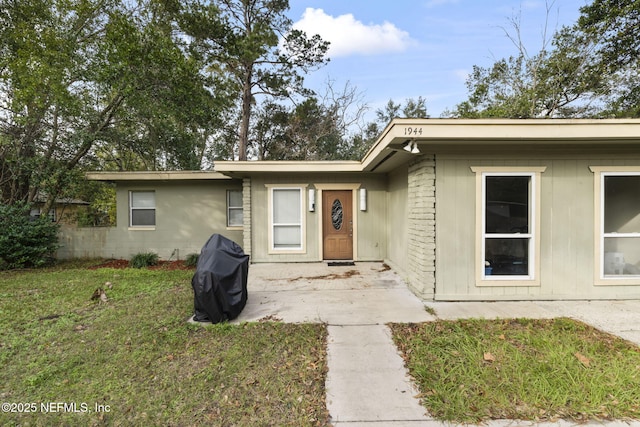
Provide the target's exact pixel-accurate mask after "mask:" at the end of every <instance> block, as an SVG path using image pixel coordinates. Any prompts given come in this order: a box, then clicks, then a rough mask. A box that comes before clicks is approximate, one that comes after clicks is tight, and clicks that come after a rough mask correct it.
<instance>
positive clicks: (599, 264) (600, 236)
mask: <svg viewBox="0 0 640 427" xmlns="http://www.w3.org/2000/svg"><path fill="white" fill-rule="evenodd" d="M589 170H591V172H593V174H594V180H593V182H594V188H593V200H594V233H593V235H594V244H593V247H594V252H593V260H594V262H593V264H594V271H593V277H594V285H596V286H618V285H640V275H620V276H605V274H604V239H605V238H606V237H608V236H605V234H610V233H605V232H604V207H605V206H604V196H605V194H604V179H605V177H607V176H640V166H589ZM617 237H631V238H634V237H637V238H640V233H618V234H617Z"/></svg>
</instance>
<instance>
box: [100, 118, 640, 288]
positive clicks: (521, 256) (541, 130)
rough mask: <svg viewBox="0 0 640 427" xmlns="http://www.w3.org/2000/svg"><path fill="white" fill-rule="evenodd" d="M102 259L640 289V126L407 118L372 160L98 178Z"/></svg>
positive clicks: (476, 284) (428, 284) (415, 281)
mask: <svg viewBox="0 0 640 427" xmlns="http://www.w3.org/2000/svg"><path fill="white" fill-rule="evenodd" d="M89 178H90V179H93V180H102V181H111V182H115V183H116V186H117V204H118V208H117V216H118V220H117V226H116V227H115V228H112V229H110V230H109V231H108V232H107V233H106V234H104V235H102V236H101V237H100V239H103V240H101V241H100V244H99V250H100V251H101V252H100V253H99V254H97V255H101V256H105V257H129V256H131V255H133V254H135V253H138V252H147V251H155V252H156V253H158V254H159V255H160V256H161V257H163V258H169V257H178V256H186V254H188V253H193V252H198V251H199V249H200V248H201V246H202V245H203V244H204V243H205V241H206V240H207V238H208V237H209V236H210V235H211V234H213V233H220V234H223V235H225V236H227V237H229V238H230V239H232V240H234V241H236V242H237V243H238V244H240V245H241V246H242V247H243V248H244V250H245V252H246V253H248V254H249V255H250V256H251V262H252V263H263V262H321V261H329V260H353V261H355V262H358V261H384V262H386V263H388V264H389V265H390V266H391V267H392V268H393V269H394V270H395V271H397V272H398V273H399V274H400V276H401V277H403V279H404V280H405V281H406V282H407V284H408V285H409V287H410V288H411V289H412V290H413V291H414V292H415V293H416V294H417V295H418V296H420V297H421V298H423V299H425V300H433V299H434V300H542V299H631V298H640V120H636V119H605V120H582V119H580V120H564V119H558V120H549V119H545V120H495V119H492V120H484V119H483V120H460V119H396V120H394V121H392V122H391V123H390V124H389V125H388V126H387V127H386V128H385V130H384V132H383V133H382V134H381V136H380V137H379V139H378V140H377V142H376V143H375V144H374V145H373V147H371V149H370V150H369V152H368V153H367V154H366V155H365V156H364V158H363V159H362V160H361V161H299V162H298V161H296V162H294V161H245V162H239V161H219V162H216V164H215V171H212V172H120V173H113V172H96V173H90V174H89Z"/></svg>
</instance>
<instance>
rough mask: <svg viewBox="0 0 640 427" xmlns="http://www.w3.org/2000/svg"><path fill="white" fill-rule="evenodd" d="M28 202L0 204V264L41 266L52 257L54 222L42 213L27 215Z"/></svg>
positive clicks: (8, 266) (55, 243)
mask: <svg viewBox="0 0 640 427" xmlns="http://www.w3.org/2000/svg"><path fill="white" fill-rule="evenodd" d="M30 208H31V207H30V205H29V204H27V203H17V204H13V205H5V204H2V205H0V266H2V268H29V267H42V266H44V265H47V264H50V263H51V262H52V261H53V260H54V253H55V251H56V249H58V248H59V247H60V245H59V244H58V225H57V224H55V223H53V222H51V220H50V219H49V218H47V217H46V216H42V217H40V218H31V217H30V216H29V211H30Z"/></svg>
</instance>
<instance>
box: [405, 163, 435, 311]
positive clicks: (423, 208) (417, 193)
mask: <svg viewBox="0 0 640 427" xmlns="http://www.w3.org/2000/svg"><path fill="white" fill-rule="evenodd" d="M435 172H436V171H435V156H433V155H430V156H429V155H428V156H420V157H418V158H416V159H415V160H414V161H412V162H411V163H409V183H408V184H409V188H408V195H407V203H408V206H407V208H408V214H409V218H408V227H409V233H408V234H409V242H408V245H407V248H408V266H409V268H408V269H409V271H408V282H409V283H408V285H409V287H410V288H411V289H412V290H413V292H414V293H415V294H416V295H418V296H419V297H420V298H422V299H425V300H432V299H433V298H434V294H435V285H436V276H435V272H436V174H435Z"/></svg>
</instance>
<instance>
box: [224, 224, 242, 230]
mask: <svg viewBox="0 0 640 427" xmlns="http://www.w3.org/2000/svg"><path fill="white" fill-rule="evenodd" d="M227 230H229V231H242V230H244V227H243V226H242V225H228V226H227Z"/></svg>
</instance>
